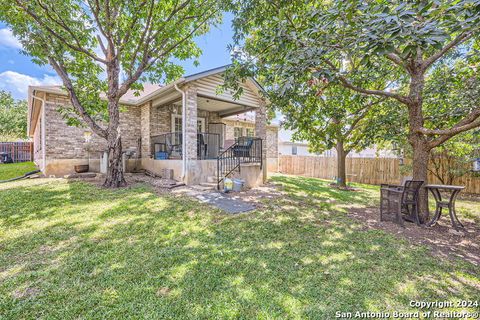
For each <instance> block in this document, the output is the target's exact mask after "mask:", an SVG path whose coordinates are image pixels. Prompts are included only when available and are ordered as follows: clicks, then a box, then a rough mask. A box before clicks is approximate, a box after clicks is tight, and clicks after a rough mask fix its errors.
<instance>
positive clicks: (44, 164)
mask: <svg viewBox="0 0 480 320" xmlns="http://www.w3.org/2000/svg"><path fill="white" fill-rule="evenodd" d="M32 98H33V99H37V100H39V101H41V102H42V120H41V121H42V122H41V126H42V127H41V129H42V131H41V132H40V139H41V141H40V142H41V144H42V160H43V161H42V162H43V163H42V166H43V168H42V171H45V169H46V167H47V156H46V150H45V147H46V141H45V139H46V135H45V100H43V99H42V98H39V97H37V96H36V95H35V91H33V93H32ZM30 122H31V121H30Z"/></svg>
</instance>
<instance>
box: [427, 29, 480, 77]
mask: <svg viewBox="0 0 480 320" xmlns="http://www.w3.org/2000/svg"><path fill="white" fill-rule="evenodd" d="M473 34H474V31H468V32H462V33H460V34H459V35H458V36H457V37H456V38H455V39H453V40H452V41H450V42H449V43H448V44H447V45H445V46H444V47H443V48H442V49H441V50H440V51H438V52H437V53H435V54H434V55H432V56H431V57H430V58H428V59H426V60H425V61H424V63H423V66H422V68H423V70H426V69H427V68H428V67H430V66H431V65H432V64H433V63H434V62H435V61H437V60H438V59H440V58H441V57H442V56H443V55H445V54H446V53H447V52H448V51H449V50H450V49H452V48H453V47H455V46H457V45H459V44H461V43H462V42H464V41H466V40H468V39H470V38H471V37H472V36H473Z"/></svg>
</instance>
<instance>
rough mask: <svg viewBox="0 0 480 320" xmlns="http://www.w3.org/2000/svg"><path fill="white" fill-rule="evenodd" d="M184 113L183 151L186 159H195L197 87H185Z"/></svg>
mask: <svg viewBox="0 0 480 320" xmlns="http://www.w3.org/2000/svg"><path fill="white" fill-rule="evenodd" d="M185 99H186V100H187V102H186V104H187V106H186V110H185V111H186V115H185V135H186V138H185V140H186V142H185V143H186V150H185V151H184V152H185V154H186V155H187V158H188V159H192V160H195V159H197V89H196V88H195V87H187V88H186V90H185Z"/></svg>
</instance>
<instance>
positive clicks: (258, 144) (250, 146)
mask: <svg viewBox="0 0 480 320" xmlns="http://www.w3.org/2000/svg"><path fill="white" fill-rule="evenodd" d="M242 163H260V168H262V167H263V158H262V139H260V138H253V137H240V138H238V139H237V140H236V141H235V143H234V144H233V145H231V146H230V147H229V148H228V149H226V150H225V151H224V152H222V153H221V154H220V155H219V156H218V158H217V188H218V189H220V183H221V182H222V181H223V180H224V179H225V178H226V177H228V176H229V175H230V174H231V173H233V172H234V171H236V170H238V171H239V172H240V164H242Z"/></svg>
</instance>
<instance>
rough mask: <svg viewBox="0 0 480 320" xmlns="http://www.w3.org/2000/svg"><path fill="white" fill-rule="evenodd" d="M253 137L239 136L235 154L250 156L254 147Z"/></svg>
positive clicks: (236, 155)
mask: <svg viewBox="0 0 480 320" xmlns="http://www.w3.org/2000/svg"><path fill="white" fill-rule="evenodd" d="M252 145H253V138H247V137H242V138H238V141H237V145H236V146H234V147H233V154H234V156H235V157H244V158H248V157H250V150H251V149H252Z"/></svg>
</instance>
